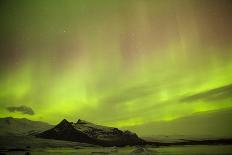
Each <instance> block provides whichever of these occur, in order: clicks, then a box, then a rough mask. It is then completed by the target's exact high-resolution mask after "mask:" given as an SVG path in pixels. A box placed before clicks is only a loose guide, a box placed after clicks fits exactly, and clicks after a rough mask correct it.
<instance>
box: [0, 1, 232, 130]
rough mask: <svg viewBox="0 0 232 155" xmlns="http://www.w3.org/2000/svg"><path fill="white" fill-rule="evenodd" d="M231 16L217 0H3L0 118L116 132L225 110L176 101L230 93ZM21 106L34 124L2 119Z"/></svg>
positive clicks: (220, 101) (231, 9) (220, 105)
mask: <svg viewBox="0 0 232 155" xmlns="http://www.w3.org/2000/svg"><path fill="white" fill-rule="evenodd" d="M231 13H232V5H231V1H225V0H222V1H221V0H220V1H219V0H203V1H198V0H196V1H194V0H191V1H190V0H186V1H181V0H180V1H178V0H177V1H172V0H170V1H169V0H165V1H162V0H160V1H155V0H154V1H149V0H143V1H142V0H141V1H140V0H115V1H113V0H112V1H111V0H97V1H91V0H73V1H72V0H63V1H60V0H59V1H55V0H54V1H53V0H39V1H30V0H21V1H16V0H15V1H13V0H9V1H4V0H3V1H1V2H0V14H1V16H0V19H1V24H0V36H1V37H0V53H1V55H0V117H5V116H13V117H27V118H30V119H32V120H42V121H47V122H50V123H57V122H59V121H60V120H61V119H63V118H67V119H69V120H71V121H76V120H77V119H78V118H82V119H86V120H89V121H92V122H96V123H101V124H105V125H114V126H117V127H123V126H130V125H139V124H143V123H148V122H152V121H166V120H169V121H171V120H173V119H176V118H181V117H185V116H188V115H192V114H194V113H197V112H207V111H211V110H218V111H220V110H222V109H225V108H226V109H227V108H232V102H231V101H232V95H228V94H227V96H226V95H224V97H222V98H217V99H215V100H207V99H196V100H193V101H188V100H185V101H181V100H182V99H183V98H186V97H188V96H192V95H196V94H199V93H202V92H208V91H210V90H213V89H215V88H221V87H224V86H227V85H230V84H231V83H232V29H231V27H232V20H231ZM231 89H232V88H231V87H230V91H229V92H231ZM221 93H224V92H223V91H222V92H221ZM222 96H223V95H222ZM225 96H226V97H225ZM20 105H25V106H28V107H31V108H32V109H33V110H34V111H35V115H25V114H22V113H10V112H9V111H7V110H6V107H8V106H20Z"/></svg>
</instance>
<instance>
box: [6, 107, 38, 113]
mask: <svg viewBox="0 0 232 155" xmlns="http://www.w3.org/2000/svg"><path fill="white" fill-rule="evenodd" d="M6 109H7V110H8V111H9V112H21V113H23V114H28V115H34V114H35V113H34V111H33V109H32V108H31V107H27V106H24V105H22V106H18V107H16V106H15V107H14V106H12V107H7V108H6Z"/></svg>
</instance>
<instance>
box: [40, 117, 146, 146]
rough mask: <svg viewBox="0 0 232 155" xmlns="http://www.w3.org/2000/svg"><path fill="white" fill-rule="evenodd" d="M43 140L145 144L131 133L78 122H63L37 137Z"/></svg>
mask: <svg viewBox="0 0 232 155" xmlns="http://www.w3.org/2000/svg"><path fill="white" fill-rule="evenodd" d="M36 136H37V137H41V138H48V139H58V140H68V141H76V142H84V143H90V144H96V145H101V146H125V145H137V144H143V143H144V142H145V141H144V140H142V139H141V138H139V137H138V136H137V135H136V134H135V133H132V132H130V131H121V130H119V129H117V128H113V127H106V126H101V125H96V124H93V123H90V122H87V121H83V120H80V119H79V120H78V121H77V122H76V123H73V122H68V121H67V120H66V119H64V120H62V121H61V122H60V123H59V124H58V125H56V126H55V127H54V128H52V129H49V130H47V131H44V132H42V133H39V134H37V135H36Z"/></svg>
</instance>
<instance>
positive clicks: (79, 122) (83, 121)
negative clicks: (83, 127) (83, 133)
mask: <svg viewBox="0 0 232 155" xmlns="http://www.w3.org/2000/svg"><path fill="white" fill-rule="evenodd" d="M76 124H90V122H87V121H85V120H81V119H78V120H77V122H76Z"/></svg>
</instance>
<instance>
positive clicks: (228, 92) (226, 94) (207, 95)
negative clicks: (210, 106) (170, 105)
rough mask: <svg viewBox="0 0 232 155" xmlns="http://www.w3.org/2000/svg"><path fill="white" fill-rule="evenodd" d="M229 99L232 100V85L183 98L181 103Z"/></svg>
mask: <svg viewBox="0 0 232 155" xmlns="http://www.w3.org/2000/svg"><path fill="white" fill-rule="evenodd" d="M228 98H232V84H229V85H226V86H223V87H219V88H215V89H211V90H208V91H205V92H201V93H198V94H194V95H191V96H187V97H184V98H182V99H181V100H180V101H181V102H194V101H197V100H205V101H216V100H222V99H228Z"/></svg>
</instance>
